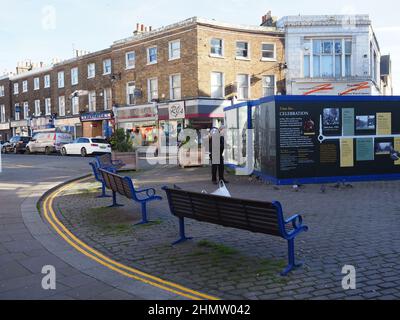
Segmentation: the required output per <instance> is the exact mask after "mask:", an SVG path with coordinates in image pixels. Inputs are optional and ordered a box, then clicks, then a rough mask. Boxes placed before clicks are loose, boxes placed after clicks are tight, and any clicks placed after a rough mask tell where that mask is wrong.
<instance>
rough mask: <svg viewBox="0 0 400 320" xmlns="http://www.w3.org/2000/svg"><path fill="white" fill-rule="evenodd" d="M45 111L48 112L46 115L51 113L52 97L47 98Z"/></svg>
mask: <svg viewBox="0 0 400 320" xmlns="http://www.w3.org/2000/svg"><path fill="white" fill-rule="evenodd" d="M44 112H45V113H46V116H50V115H51V98H46V99H45V100H44Z"/></svg>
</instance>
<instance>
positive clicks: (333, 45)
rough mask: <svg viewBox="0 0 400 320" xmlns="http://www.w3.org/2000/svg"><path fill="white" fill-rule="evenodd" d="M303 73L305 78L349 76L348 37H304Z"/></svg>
mask: <svg viewBox="0 0 400 320" xmlns="http://www.w3.org/2000/svg"><path fill="white" fill-rule="evenodd" d="M304 48H305V49H306V50H305V52H304V60H303V75H304V77H305V78H308V77H314V78H340V77H348V76H351V73H352V71H351V60H352V58H351V57H352V41H351V40H348V39H327V40H324V39H306V40H305V41H304Z"/></svg>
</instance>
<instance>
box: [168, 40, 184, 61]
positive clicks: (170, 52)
mask: <svg viewBox="0 0 400 320" xmlns="http://www.w3.org/2000/svg"><path fill="white" fill-rule="evenodd" d="M174 43H179V54H178V56H176V57H174V56H173V55H172V54H173V52H174V51H173V49H172V45H173V44H174ZM181 45H182V43H181V40H180V39H178V40H172V41H170V42H168V58H169V59H168V61H173V60H179V59H180V58H181V49H182V47H181Z"/></svg>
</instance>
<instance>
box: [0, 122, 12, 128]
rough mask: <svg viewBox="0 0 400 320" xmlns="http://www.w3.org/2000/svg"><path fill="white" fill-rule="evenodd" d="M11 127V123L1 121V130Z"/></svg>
mask: <svg viewBox="0 0 400 320" xmlns="http://www.w3.org/2000/svg"><path fill="white" fill-rule="evenodd" d="M9 129H10V124H9V123H8V122H7V123H0V130H9Z"/></svg>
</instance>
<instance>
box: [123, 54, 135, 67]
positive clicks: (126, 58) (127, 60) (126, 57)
mask: <svg viewBox="0 0 400 320" xmlns="http://www.w3.org/2000/svg"><path fill="white" fill-rule="evenodd" d="M131 54H133V57H134V58H133V65H130V64H129V62H131V61H132V60H129V58H128V57H129V55H131ZM135 67H136V51H129V52H127V53H125V69H126V70H130V69H135Z"/></svg>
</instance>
